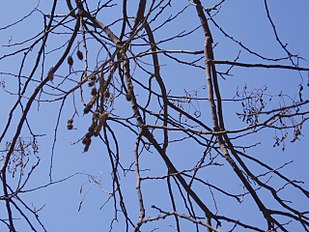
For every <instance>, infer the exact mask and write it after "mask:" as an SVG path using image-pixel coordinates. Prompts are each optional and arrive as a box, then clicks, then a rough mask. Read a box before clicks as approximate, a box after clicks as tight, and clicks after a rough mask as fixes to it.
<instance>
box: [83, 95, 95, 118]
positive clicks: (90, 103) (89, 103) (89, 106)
mask: <svg viewBox="0 0 309 232" xmlns="http://www.w3.org/2000/svg"><path fill="white" fill-rule="evenodd" d="M96 100H97V96H93V97H92V98H91V100H90V101H89V102H88V104H87V105H86V107H85V109H84V114H88V113H89V111H90V110H91V108H92V106H93V105H94V103H95V101H96Z"/></svg>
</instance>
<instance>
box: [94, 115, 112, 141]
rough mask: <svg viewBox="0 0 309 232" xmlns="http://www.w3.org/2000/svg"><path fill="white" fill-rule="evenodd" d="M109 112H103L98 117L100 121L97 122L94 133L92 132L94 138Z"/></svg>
mask: <svg viewBox="0 0 309 232" xmlns="http://www.w3.org/2000/svg"><path fill="white" fill-rule="evenodd" d="M108 115H109V112H104V113H103V114H101V116H100V119H99V120H100V121H99V125H98V126H97V127H96V128H95V132H94V136H98V135H99V133H100V131H101V130H102V127H103V126H104V125H105V123H106V120H107V118H108Z"/></svg>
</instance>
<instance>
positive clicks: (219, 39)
mask: <svg viewBox="0 0 309 232" xmlns="http://www.w3.org/2000/svg"><path fill="white" fill-rule="evenodd" d="M50 2H51V1H50ZM50 2H48V3H45V2H44V1H42V2H41V3H40V6H39V9H41V10H42V11H45V12H48V11H46V10H47V9H49V8H50V4H51V3H50ZM63 2H64V1H63ZM117 2H119V4H121V3H120V2H122V1H117ZM136 2H137V1H136ZM207 2H210V3H209V6H211V5H212V4H213V3H214V2H217V1H207ZM36 4H37V1H34V0H29V1H27V3H24V2H23V1H18V0H13V1H4V2H3V3H2V13H1V17H0V19H1V20H0V28H2V27H4V26H6V25H8V24H10V23H12V22H15V21H16V20H19V19H20V18H22V17H23V16H24V15H25V14H28V13H29V12H30V11H31V10H32V9H33V8H34V7H35V6H36ZM61 4H62V3H60V4H59V7H58V8H57V13H59V14H61V13H66V8H65V7H64V6H61ZM186 4H188V1H173V2H172V7H173V8H171V11H170V12H166V13H165V14H164V15H165V16H166V17H168V16H169V14H175V13H176V12H175V11H174V10H173V9H175V8H177V9H181V8H182V7H184V6H185V5H186ZM207 4H208V3H207ZM62 7H63V8H62ZM269 7H270V10H271V13H272V17H273V20H274V22H275V23H276V25H277V29H278V32H279V35H280V38H281V39H282V41H284V42H286V43H288V49H289V50H290V51H292V52H293V53H296V54H300V55H301V56H302V57H305V58H307V59H309V43H308V41H309V31H308V25H307V24H308V23H307V22H309V14H308V9H309V2H308V1H307V0H300V1H297V2H296V1H288V0H283V1H280V2H279V1H269ZM135 10H136V9H135V6H134V5H130V6H129V14H130V15H134V12H135ZM109 11H112V12H113V13H112V14H111V13H108V12H109ZM104 13H105V14H100V15H99V16H98V19H99V20H102V22H104V23H105V24H109V23H110V22H112V21H113V19H114V18H115V17H117V15H119V14H121V9H120V8H119V7H115V9H114V10H111V9H108V10H105V11H104ZM161 20H163V18H162V19H161ZM215 20H216V21H217V22H218V23H219V24H220V25H221V26H222V28H224V29H225V30H226V31H227V32H228V33H230V34H231V35H233V36H235V38H236V39H237V40H239V41H242V43H243V44H244V45H246V46H248V47H250V48H252V50H254V51H256V52H258V53H261V54H263V55H265V56H267V57H273V58H277V57H284V56H286V54H284V52H283V51H282V49H281V48H280V46H279V45H278V43H277V42H276V40H275V37H274V35H273V33H272V28H271V25H270V24H269V22H268V21H267V19H266V13H265V9H264V6H263V1H257V0H256V1H240V0H234V1H226V3H225V4H223V7H222V9H221V10H220V12H219V14H218V15H217V16H216V17H215ZM42 23H43V22H42V16H41V15H40V14H39V13H38V12H34V13H33V14H32V16H31V17H29V18H28V19H27V20H25V21H24V22H22V23H21V24H19V25H17V26H15V27H12V28H11V29H8V30H2V31H1V36H0V57H2V56H3V54H6V53H7V51H8V50H9V48H6V47H4V46H3V45H5V44H8V43H9V42H11V43H14V42H19V41H22V40H24V39H26V38H29V37H31V36H33V35H34V34H35V33H38V32H39V31H41V29H42ZM198 25H199V20H198V18H197V16H196V14H195V9H194V7H193V6H190V7H189V8H188V9H187V10H186V11H185V13H184V14H182V15H181V16H180V17H179V18H178V19H177V23H176V24H174V23H171V24H167V27H166V29H164V27H163V29H159V30H158V31H156V32H155V36H156V38H157V40H161V39H164V38H168V37H170V36H172V35H174V34H175V33H179V32H181V31H183V30H189V29H193V28H195V27H196V26H198ZM210 26H211V29H212V32H213V36H214V40H215V43H218V45H217V46H216V48H215V50H214V51H215V58H216V59H218V60H233V59H234V58H235V57H236V56H237V53H238V51H239V47H236V46H235V44H234V43H233V42H231V41H230V40H228V39H227V38H225V37H224V36H223V35H222V34H221V33H220V32H219V31H218V29H217V28H215V27H214V25H213V24H211V23H210ZM114 29H115V30H117V29H116V27H114ZM59 38H60V37H57V36H54V37H52V40H51V41H50V44H49V45H48V46H47V48H46V49H47V51H50V50H52V49H53V48H54V47H55V46H57V45H59V44H61V43H62V42H63V40H62V39H59ZM61 38H65V36H63V37H61ZM189 38H190V39H179V40H175V42H173V43H163V44H162V45H160V46H161V47H162V48H165V49H186V50H202V49H203V42H204V41H203V34H202V30H201V29H199V30H197V31H196V32H194V33H193V34H192V36H191V37H189ZM34 55H35V54H34ZM57 58H58V57H52V56H51V57H49V58H48V59H47V60H46V64H47V67H46V69H48V65H50V64H53V62H54V61H55V60H56V59H57ZM239 61H242V62H252V63H263V62H264V61H263V60H261V59H258V58H256V57H254V56H252V55H250V54H248V53H247V52H245V51H242V53H241V55H240V60H239ZM31 62H32V61H29V62H27V65H29V67H31V65H32V63H31ZM20 63H21V57H19V58H18V59H17V58H14V57H11V58H8V59H6V60H5V62H3V61H2V60H0V81H5V83H6V89H7V90H9V91H12V92H15V91H16V82H15V80H16V79H15V78H12V77H10V76H8V75H5V74H4V73H5V72H14V73H17V67H19V65H20ZM202 63H203V62H202V61H201V64H202ZM162 64H164V65H165V66H163V67H162V72H163V79H164V80H165V81H166V85H167V90H168V91H171V94H172V95H179V96H180V95H184V94H185V92H189V93H191V94H193V95H194V94H195V91H196V90H198V92H197V93H198V95H199V97H206V96H207V92H206V89H205V88H204V87H205V85H206V81H205V76H204V71H203V70H198V69H187V68H186V67H180V66H176V64H175V63H174V62H172V61H170V60H167V59H165V58H163V57H162ZM282 64H289V63H288V62H283V63H282ZM301 65H303V66H306V67H308V66H309V65H308V62H305V61H301ZM81 67H82V66H81ZM66 69H67V67H64V68H63V69H61V70H62V71H63V72H65V71H66ZM218 69H219V70H220V71H221V70H222V71H224V70H226V67H225V66H218ZM25 70H26V71H25V73H24V74H25V75H26V73H27V71H29V70H27V67H25ZM232 74H233V76H230V77H228V78H227V79H226V80H223V79H220V84H221V90H222V96H223V98H232V97H233V96H234V95H235V90H236V88H237V87H240V88H242V87H243V86H245V85H247V86H248V89H252V88H255V89H260V88H264V87H265V86H267V91H266V94H269V95H278V94H279V93H280V91H283V93H286V94H291V95H292V97H297V95H298V89H299V85H300V84H303V85H304V88H305V90H304V92H303V94H304V96H303V97H304V99H307V98H308V87H307V83H308V73H302V77H301V76H300V75H299V73H298V72H295V71H286V70H283V71H280V70H276V71H272V70H261V69H252V70H248V69H244V68H234V69H233V70H232ZM137 75H138V73H137ZM37 78H39V77H37ZM27 94H28V96H29V95H30V94H31V91H29V92H27ZM141 98H142V96H141ZM0 99H1V111H0V131H1V133H2V131H3V125H4V123H5V122H6V120H7V118H8V114H7V110H8V109H10V108H11V107H12V104H14V100H15V97H14V96H11V95H10V94H8V93H6V92H4V91H3V90H2V89H0ZM24 102H26V100H25V101H24ZM70 104H72V101H71V100H70V101H68V102H67V103H66V107H65V108H64V111H63V114H62V115H61V122H60V124H59V128H58V133H57V141H56V143H55V150H54V160H53V170H52V173H53V180H54V181H56V180H60V179H63V178H66V177H68V176H70V175H73V174H74V173H79V174H77V175H75V176H74V177H72V178H70V179H68V180H66V181H65V182H62V183H58V184H55V185H53V186H50V187H48V188H42V189H41V190H37V191H33V192H29V193H25V194H23V195H22V198H23V199H24V200H25V202H27V203H28V204H29V205H30V206H31V205H33V206H34V207H35V208H37V209H38V208H41V207H42V210H41V211H40V219H41V220H42V222H43V223H44V225H45V226H46V229H47V231H75V232H82V231H93V232H97V231H108V228H109V224H110V220H111V219H112V218H113V216H114V215H113V213H114V211H113V208H112V207H113V206H112V204H111V203H112V201H110V202H109V203H108V204H107V205H106V206H104V207H103V208H102V209H101V207H102V206H103V205H104V202H105V201H106V200H107V199H108V197H109V194H108V193H109V192H111V191H112V189H111V180H110V177H111V175H110V172H111V170H110V163H109V159H108V157H107V152H106V149H105V148H104V147H103V146H102V143H100V142H99V141H94V142H93V144H92V146H91V148H90V150H89V152H87V153H83V152H82V151H83V146H82V144H81V143H78V144H75V145H72V143H74V142H76V141H77V140H78V139H79V138H80V137H81V135H82V134H83V133H84V131H85V129H87V128H88V126H89V122H90V116H88V117H87V116H85V117H83V116H82V115H80V117H79V118H78V119H77V122H78V123H77V125H78V130H73V131H67V130H66V121H67V119H69V118H70V117H71V116H72V112H73V107H72V105H70ZM118 104H120V108H125V107H129V104H128V103H127V102H125V101H124V102H121V101H120V102H119V103H118ZM269 104H272V103H269ZM193 105H194V106H195V107H197V108H198V109H200V111H201V112H202V117H204V119H205V122H209V121H210V117H209V109H208V103H207V102H204V103H200V104H197V103H193ZM235 107H239V105H238V106H235V105H234V103H228V102H227V103H224V113H225V115H224V116H225V120H226V128H227V129H236V128H238V127H243V126H244V124H242V122H241V121H239V120H238V118H237V116H236V115H235V113H234V112H235ZM59 108H60V102H58V103H56V104H52V105H51V104H41V105H40V106H39V111H38V110H37V109H38V105H36V104H35V105H33V108H32V111H31V113H30V115H29V117H28V119H29V122H30V124H31V127H32V128H33V130H34V131H35V133H38V134H42V135H43V134H46V136H42V137H41V138H40V139H39V154H38V156H39V157H40V159H41V164H40V166H39V167H38V168H37V170H36V171H35V173H34V174H33V176H32V178H31V180H30V181H29V183H28V187H27V188H26V189H31V188H35V187H37V186H41V185H44V184H46V183H48V182H49V175H48V174H49V166H50V156H51V152H52V150H51V148H52V145H53V134H54V130H55V125H56V120H57V117H58V114H57V110H58V109H59ZM191 110H194V109H193V108H192V109H191ZM191 112H193V111H191ZM124 114H126V111H125V110H124ZM19 116H20V111H19V112H16V113H15V114H14V118H13V122H12V125H11V127H10V129H9V133H8V135H7V136H6V140H10V139H11V137H12V135H13V133H14V132H15V129H16V128H15V126H14V123H16V121H17V120H18V119H19ZM111 125H112V127H113V129H114V130H115V133H116V134H117V135H119V136H120V137H119V144H120V152H121V157H122V158H121V159H122V162H123V164H125V166H126V167H128V166H129V165H130V163H132V162H133V160H134V157H133V148H134V139H135V138H133V137H132V134H130V133H129V132H128V131H126V130H124V129H123V128H118V127H117V125H116V124H113V123H112V122H111ZM24 132H27V130H26V129H25V130H24ZM308 132H309V130H308V125H306V126H305V127H304V128H303V135H302V136H301V141H297V142H296V143H290V142H288V141H290V140H291V138H290V139H288V141H287V144H286V149H285V151H284V152H283V151H282V146H280V147H276V148H273V147H272V145H273V143H274V140H273V138H274V136H275V134H274V131H271V130H265V131H262V133H261V134H260V135H259V136H258V137H256V136H255V137H254V136H252V137H249V138H246V139H241V140H239V142H238V145H243V146H246V145H250V144H254V143H256V142H258V141H260V138H263V139H262V140H261V141H262V144H261V145H259V146H257V147H256V148H254V149H252V150H251V151H250V154H256V157H260V158H261V159H266V160H268V161H269V162H270V164H272V166H273V167H278V166H280V165H281V164H282V163H285V162H289V161H290V160H293V161H294V162H293V164H291V165H289V166H288V167H286V168H285V169H284V170H283V173H285V174H287V175H288V176H289V177H291V179H300V180H303V181H305V185H304V187H307V189H308V187H309V185H308V182H309V177H308V174H305V173H306V170H307V166H308V164H309V158H308V155H306V153H308V149H307V147H306V142H308ZM289 136H291V135H289ZM131 138H132V139H131ZM175 138H176V135H175ZM257 139H258V141H257ZM132 142H133V143H132ZM3 149H4V144H1V147H0V150H3ZM202 152H203V149H202V148H201V147H195V146H192V144H191V143H190V142H184V143H183V144H182V145H171V146H170V148H169V153H170V155H171V159H172V160H175V163H176V165H177V167H179V169H181V168H186V167H187V166H189V165H188V164H190V163H193V162H195V161H196V159H194V157H195V155H196V154H201V153H202ZM188 156H192V157H193V158H192V159H191V158H188ZM141 162H142V164H143V165H144V168H145V169H151V172H150V171H149V173H147V172H146V173H147V174H145V175H154V174H158V175H165V174H166V173H165V169H162V168H161V167H162V166H163V165H164V164H163V162H162V161H161V160H160V159H159V157H158V156H156V153H154V154H150V153H149V154H146V155H145V157H144V158H143V159H142V160H141ZM219 170H220V169H218V170H210V171H208V172H205V174H204V175H205V176H204V177H205V179H208V177H207V175H212V176H211V178H209V179H211V180H212V181H216V184H218V185H219V186H220V185H221V186H224V187H227V188H229V189H230V190H231V191H235V192H239V191H240V190H241V187H240V186H237V185H236V186H235V185H234V181H235V179H234V178H235V177H233V176H231V175H230V173H231V172H230V171H231V170H229V169H228V168H227V169H223V170H225V171H226V172H225V171H224V172H220V171H219ZM120 174H121V175H120V177H121V181H122V185H123V186H122V187H123V191H124V194H125V195H126V196H127V207H128V208H129V209H130V212H131V213H132V215H134V214H135V215H136V216H135V217H133V220H137V218H138V214H139V211H138V208H134V205H137V197H136V191H135V186H136V180H135V175H134V172H129V173H128V174H126V176H125V177H124V176H123V173H120ZM164 185H165V183H161V182H159V181H157V182H154V183H152V182H145V184H144V185H143V189H144V192H145V193H147V192H148V193H151V194H150V195H148V196H145V198H146V201H145V202H146V204H147V205H148V207H149V206H150V205H152V204H156V205H158V206H162V207H163V206H165V205H166V204H170V202H168V201H167V199H165V198H164V197H163V198H162V197H160V196H161V195H163V193H164V192H165V191H166V187H162V186H164ZM195 188H196V189H199V186H198V185H197V186H195ZM1 191H2V190H1ZM1 191H0V195H2V192H1ZM145 195H146V194H145ZM290 197H291V198H292V199H293V200H294V201H295V203H296V204H297V205H299V207H300V208H301V209H303V210H305V209H306V208H307V210H308V205H307V206H305V205H303V201H302V200H299V198H298V196H297V195H291V196H290ZM225 200H226V199H223V198H222V199H221V198H220V195H218V198H217V201H218V206H219V207H220V209H221V211H220V213H221V214H222V213H225V212H226V213H227V214H231V215H232V214H235V213H237V214H238V215H240V217H242V216H243V215H244V216H245V215H248V214H249V215H250V219H249V221H250V220H251V221H252V222H253V223H257V224H259V223H260V222H255V219H256V216H257V215H260V212H258V210H257V209H256V208H254V207H253V208H252V207H251V208H250V207H248V206H250V205H251V203H250V201H249V203H244V204H243V206H242V209H243V210H241V211H239V212H237V211H235V208H234V207H233V206H229V205H227V204H226V202H225ZM266 200H267V199H266ZM205 201H207V202H208V201H209V199H205ZM81 202H82V204H81V205H80V203H81ZM167 202H168V203H167ZM210 202H211V200H210ZM210 202H209V203H210ZM80 206H81V208H80V210H79V211H78V209H79V207H80ZM247 208H248V209H247ZM246 209H247V210H246ZM148 213H149V214H147V215H146V216H155V215H157V212H156V211H148ZM4 215H6V211H5V210H4V204H3V202H1V203H0V218H4V217H5V216H4ZM32 219H33V218H32ZM134 222H135V221H134ZM18 223H19V222H17V228H18V225H19V224H18ZM20 223H21V224H20V226H21V227H20V228H21V229H20V231H30V230H28V229H27V230H23V229H22V227H23V226H24V222H20ZM169 223H170V224H173V223H174V222H173V221H172V220H171V219H168V220H167V221H165V222H162V225H161V228H160V230H158V231H174V229H173V228H172V227H171V226H169ZM186 226H187V225H186V224H184V226H183V231H186V230H185V228H186ZM122 228H123V220H122V219H121V220H120V221H119V223H115V225H114V230H113V231H122ZM143 228H144V229H145V230H143V231H150V230H151V229H153V226H152V225H151V224H150V225H148V224H147V225H145V227H142V229H143ZM291 229H293V228H291ZM0 231H5V229H4V227H3V225H2V224H0Z"/></svg>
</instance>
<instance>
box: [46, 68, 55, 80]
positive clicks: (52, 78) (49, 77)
mask: <svg viewBox="0 0 309 232" xmlns="http://www.w3.org/2000/svg"><path fill="white" fill-rule="evenodd" d="M54 74H55V73H54V68H51V69H50V70H49V71H48V74H47V77H48V79H49V80H50V81H53V80H54Z"/></svg>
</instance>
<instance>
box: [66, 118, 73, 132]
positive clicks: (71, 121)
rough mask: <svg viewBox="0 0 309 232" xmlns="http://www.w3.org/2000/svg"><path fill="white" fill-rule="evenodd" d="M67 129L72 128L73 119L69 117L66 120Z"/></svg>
mask: <svg viewBox="0 0 309 232" xmlns="http://www.w3.org/2000/svg"><path fill="white" fill-rule="evenodd" d="M67 129H68V130H72V129H73V119H69V120H68V122H67Z"/></svg>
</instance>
